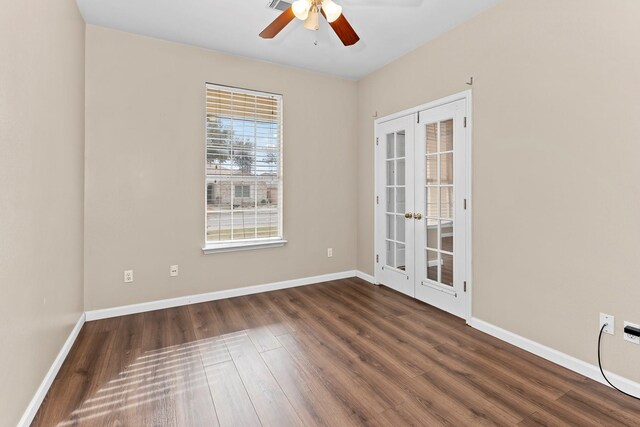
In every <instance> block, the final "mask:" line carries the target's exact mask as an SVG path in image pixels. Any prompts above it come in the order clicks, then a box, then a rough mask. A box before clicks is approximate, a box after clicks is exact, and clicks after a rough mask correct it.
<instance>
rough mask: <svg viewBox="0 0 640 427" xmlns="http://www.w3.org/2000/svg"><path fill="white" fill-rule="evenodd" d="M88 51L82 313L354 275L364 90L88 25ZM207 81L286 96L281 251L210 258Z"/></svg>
mask: <svg viewBox="0 0 640 427" xmlns="http://www.w3.org/2000/svg"><path fill="white" fill-rule="evenodd" d="M86 42H87V60H86V70H87V84H86V126H87V132H86V169H85V170H86V203H85V215H86V222H85V261H86V263H85V309H86V310H93V309H97V308H105V307H113V306H119V305H124V304H132V303H139V302H145V301H153V300H158V299H163V298H170V297H177V296H183V295H192V294H197V293H204V292H211V291H217V290H223V289H229V288H237V287H242V286H248V285H255V284H261V283H268V282H274V281H280V280H287V279H294V278H301V277H306V276H313V275H318V274H324V273H332V272H338V271H345V270H353V269H354V268H355V265H356V246H355V245H356V200H355V198H354V194H356V192H357V190H356V183H357V182H356V173H357V160H356V145H357V144H356V143H355V141H356V126H355V121H356V101H357V100H356V83H355V82H352V81H347V80H342V79H337V78H332V77H327V76H323V75H321V74H316V73H310V72H306V71H301V70H298V69H293V68H287V67H282V66H277V65H273V64H269V63H266V62H259V61H253V60H247V59H242V58H238V57H233V56H228V55H224V54H221V53H216V52H211V51H206V50H203V49H198V48H194V47H188V46H184V45H180V44H175V43H169V42H164V41H159V40H155V39H151V38H146V37H141V36H136V35H131V34H126V33H121V32H117V31H113V30H108V29H103V28H98V27H92V26H88V27H87V41H86ZM205 82H213V83H220V84H224V85H230V86H239V87H246V88H250V89H256V90H261V91H267V92H275V93H281V94H283V96H284V180H285V183H284V197H285V202H284V235H285V238H286V239H287V240H288V241H289V243H288V244H287V245H286V246H285V247H283V248H274V249H261V250H254V251H246V252H234V253H222V254H211V255H203V254H202V251H201V247H202V246H203V239H204V200H205V199H204V197H205V195H204V188H205V187H204V107H205V105H204V96H205ZM328 247H332V248H333V258H327V256H326V253H327V248H328ZM171 264H178V265H179V266H180V276H179V277H176V278H170V277H169V266H170V265H171ZM125 269H133V270H134V279H135V282H134V283H133V284H124V283H123V281H122V274H123V270H125Z"/></svg>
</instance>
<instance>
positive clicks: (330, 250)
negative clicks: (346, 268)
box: [327, 248, 333, 258]
mask: <svg viewBox="0 0 640 427" xmlns="http://www.w3.org/2000/svg"><path fill="white" fill-rule="evenodd" d="M332 256H333V248H327V258H331V257H332Z"/></svg>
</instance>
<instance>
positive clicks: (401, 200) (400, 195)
mask: <svg viewBox="0 0 640 427" xmlns="http://www.w3.org/2000/svg"><path fill="white" fill-rule="evenodd" d="M404 211H405V189H404V187H399V188H397V189H396V212H398V213H402V212H404ZM388 212H391V211H388Z"/></svg>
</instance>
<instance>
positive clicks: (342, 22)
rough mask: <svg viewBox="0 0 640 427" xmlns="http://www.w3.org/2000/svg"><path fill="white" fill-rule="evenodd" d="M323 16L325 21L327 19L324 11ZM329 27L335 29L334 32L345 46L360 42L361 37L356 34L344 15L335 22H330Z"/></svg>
mask: <svg viewBox="0 0 640 427" xmlns="http://www.w3.org/2000/svg"><path fill="white" fill-rule="evenodd" d="M322 16H324V17H325V19H326V18H327V15H325V13H324V10H323V11H322ZM329 25H331V28H333V31H335V33H336V34H337V35H338V38H339V39H340V40H341V41H342V44H344V45H345V46H351V45H354V44H356V43H358V41H360V37H359V36H358V34H356V32H355V30H354V29H353V27H352V26H351V24H349V21H347V18H345V17H344V14H341V15H340V17H339V18H338V19H336V20H335V21H333V22H329Z"/></svg>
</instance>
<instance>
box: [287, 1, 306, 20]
mask: <svg viewBox="0 0 640 427" xmlns="http://www.w3.org/2000/svg"><path fill="white" fill-rule="evenodd" d="M291 9H292V10H293V14H294V15H295V16H296V18H298V19H300V20H302V21H304V20H306V19H307V17H308V16H309V9H311V0H296V1H294V2H293V4H292V5H291Z"/></svg>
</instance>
